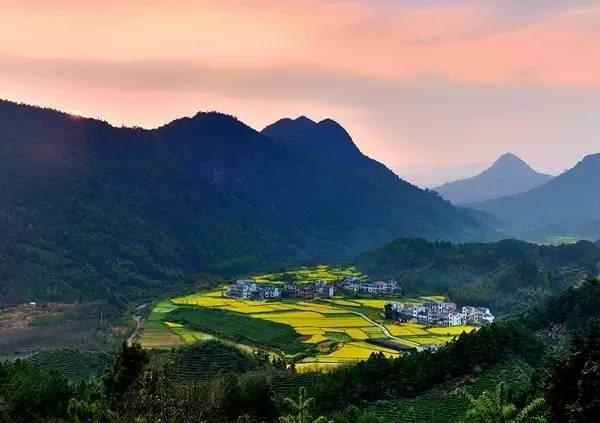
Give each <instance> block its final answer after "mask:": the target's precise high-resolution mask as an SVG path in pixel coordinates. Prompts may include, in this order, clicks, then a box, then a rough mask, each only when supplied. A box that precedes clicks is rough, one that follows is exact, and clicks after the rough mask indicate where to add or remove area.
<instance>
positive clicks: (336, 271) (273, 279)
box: [252, 264, 367, 284]
mask: <svg viewBox="0 0 600 423" xmlns="http://www.w3.org/2000/svg"><path fill="white" fill-rule="evenodd" d="M347 276H354V277H355V278H357V279H359V280H366V279H367V275H365V274H363V273H361V272H359V271H358V270H356V267H354V266H351V267H332V266H327V265H324V264H322V265H319V266H315V267H310V268H300V269H292V270H288V271H286V272H280V273H264V274H261V275H255V276H253V277H252V279H254V280H255V281H256V282H259V283H261V282H262V283H269V284H277V283H283V282H284V281H285V282H303V281H315V280H318V279H320V280H323V281H335V280H339V279H343V278H344V277H347Z"/></svg>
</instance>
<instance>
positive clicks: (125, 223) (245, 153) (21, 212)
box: [0, 101, 485, 300]
mask: <svg viewBox="0 0 600 423" xmlns="http://www.w3.org/2000/svg"><path fill="white" fill-rule="evenodd" d="M292 122H293V123H294V124H299V125H301V124H308V126H309V127H310V128H309V130H307V131H306V132H302V133H301V134H302V137H301V139H299V140H298V141H299V143H301V148H300V150H302V151H299V149H297V148H294V146H292V145H291V144H290V142H288V141H287V137H281V138H285V139H279V138H280V137H279V136H278V137H277V138H278V139H274V138H271V137H269V136H266V135H265V134H269V133H270V132H271V131H272V133H273V136H275V135H276V134H277V133H278V132H277V131H276V129H277V128H278V127H279V126H280V124H281V122H280V123H279V124H275V125H274V126H272V127H271V129H270V130H265V134H261V133H259V132H257V131H255V130H253V129H252V128H250V127H248V126H246V125H245V124H243V123H242V122H240V121H238V120H237V119H235V118H233V117H231V116H227V115H223V114H219V113H198V114H197V115H195V116H194V117H192V118H183V119H179V120H176V121H173V122H171V123H169V124H167V125H165V126H163V127H161V128H158V129H155V130H144V129H139V128H116V127H112V126H110V125H109V124H107V123H105V122H102V121H98V120H93V119H84V118H80V117H76V116H71V115H69V114H65V113H60V112H57V111H52V110H47V109H41V108H36V107H31V106H26V105H19V104H15V103H12V102H7V101H2V102H0V128H2V129H1V131H0V163H1V164H2V166H0V222H1V224H0V290H1V291H0V292H1V293H2V297H3V299H5V300H6V299H9V300H10V299H17V300H24V299H31V300H35V299H40V300H41V299H55V300H56V299H60V300H73V299H79V298H80V297H81V298H83V299H88V298H106V297H108V298H113V297H114V296H115V295H116V296H119V295H121V294H123V293H126V294H127V295H128V296H135V295H136V293H142V292H143V293H145V294H148V293H149V292H151V291H152V289H153V288H157V289H158V288H160V289H164V288H165V287H169V286H171V285H172V284H174V283H177V282H180V281H181V280H182V279H184V278H185V277H187V276H190V275H193V274H195V273H198V272H212V273H221V274H229V273H235V272H241V271H248V270H252V271H255V270H256V269H257V268H258V267H260V266H261V265H264V264H265V263H269V264H270V265H273V264H274V263H277V262H282V263H293V262H296V263H297V262H300V261H302V262H310V261H316V260H318V261H328V260H333V259H344V258H347V257H351V256H352V255H355V254H357V253H358V252H359V251H361V250H363V249H365V248H369V247H374V246H376V245H378V244H381V243H383V242H386V241H389V240H390V239H391V238H393V237H396V236H401V235H404V236H423V237H428V238H442V239H469V238H476V237H479V236H481V234H482V232H483V231H485V228H483V227H482V225H481V224H479V223H478V222H476V221H475V220H474V219H473V218H471V217H470V216H469V215H468V214H466V213H465V212H463V211H460V210H457V209H455V208H454V207H453V206H451V205H450V204H449V203H447V202H445V201H443V200H441V199H440V198H439V197H437V196H436V195H434V194H432V193H430V192H426V191H422V190H420V189H418V188H416V187H414V186H412V185H410V184H408V183H406V182H404V181H402V180H401V179H399V178H398V177H397V176H395V175H394V174H393V173H392V172H391V171H389V170H388V169H387V168H386V167H385V166H383V165H382V164H380V163H378V162H376V161H374V160H371V159H369V158H367V157H366V156H364V155H362V154H361V153H360V151H359V150H358V149H357V148H356V146H355V145H354V143H353V142H352V140H351V138H350V137H349V136H348V134H347V133H346V132H345V131H344V130H343V129H342V128H341V127H340V126H339V125H338V124H336V123H335V122H333V121H331V120H326V121H322V122H319V123H318V124H317V123H314V122H311V121H308V119H306V120H304V122H303V120H296V121H292ZM331 151H335V154H329V152H331ZM322 152H327V154H325V153H322Z"/></svg>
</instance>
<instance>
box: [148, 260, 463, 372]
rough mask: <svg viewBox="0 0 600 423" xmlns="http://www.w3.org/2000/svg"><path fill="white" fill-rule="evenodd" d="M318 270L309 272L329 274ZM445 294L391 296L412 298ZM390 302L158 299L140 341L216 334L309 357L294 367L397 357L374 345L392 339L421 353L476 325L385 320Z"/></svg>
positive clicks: (175, 342)
mask: <svg viewBox="0 0 600 423" xmlns="http://www.w3.org/2000/svg"><path fill="white" fill-rule="evenodd" d="M318 269H319V268H317V269H310V271H311V272H313V273H318V272H324V271H325V270H324V269H323V268H321V269H320V270H318ZM326 270H327V271H329V272H330V271H331V268H326ZM307 271H308V269H307ZM321 276H322V273H321ZM441 298H442V297H437V296H436V297H419V298H394V299H393V301H398V302H405V303H410V302H413V303H414V302H424V301H431V300H434V299H435V300H438V299H441ZM390 300H391V299H385V298H345V297H343V296H336V297H333V298H329V299H323V300H310V301H303V300H298V299H282V300H272V301H262V302H260V301H251V300H241V299H237V298H230V297H225V296H224V289H223V288H219V289H215V290H212V291H205V292H199V293H197V294H192V295H187V296H184V297H176V298H173V299H171V300H165V301H162V302H160V303H158V304H157V306H156V307H155V309H154V310H153V311H152V313H151V314H150V316H149V317H148V319H147V321H146V322H145V324H144V329H143V332H142V334H141V336H140V339H139V342H140V343H141V344H142V346H143V347H145V348H171V347H174V346H179V345H184V344H190V343H194V342H199V341H207V340H212V339H216V340H221V341H223V342H226V343H229V344H230V345H235V346H238V348H240V349H243V350H245V351H252V350H253V349H257V348H261V349H265V350H267V351H269V352H270V353H271V354H277V355H281V356H287V357H292V356H294V355H296V354H298V353H302V354H303V355H304V358H302V357H299V358H295V360H299V361H297V362H296V368H297V369H298V370H299V371H312V370H322V369H329V368H333V367H336V366H340V365H343V364H346V363H350V362H353V361H357V360H364V359H367V358H368V357H369V356H370V355H371V354H372V353H379V352H381V353H383V354H384V355H386V356H388V357H396V356H398V355H399V352H398V351H397V350H395V349H392V348H391V346H390V345H385V346H383V345H381V344H377V345H376V344H375V343H372V342H371V341H373V340H378V339H387V340H389V341H392V342H394V343H396V344H398V345H399V346H403V347H409V348H414V349H417V350H418V349H421V348H424V347H427V346H429V345H439V344H443V343H446V342H449V341H451V340H452V339H454V337H456V336H458V335H460V334H461V333H462V332H468V331H471V330H473V327H470V326H459V327H432V328H428V327H425V326H423V325H421V324H417V323H405V324H391V323H385V322H383V316H382V309H383V306H384V304H386V303H387V302H389V301H390ZM388 333H389V335H388Z"/></svg>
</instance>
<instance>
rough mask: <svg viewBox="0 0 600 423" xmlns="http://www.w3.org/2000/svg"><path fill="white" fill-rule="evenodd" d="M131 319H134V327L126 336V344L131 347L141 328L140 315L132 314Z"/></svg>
mask: <svg viewBox="0 0 600 423" xmlns="http://www.w3.org/2000/svg"><path fill="white" fill-rule="evenodd" d="M133 320H135V329H134V330H133V332H132V333H131V335H129V338H127V346H128V347H131V346H132V345H133V341H135V338H136V337H137V336H138V334H139V332H140V330H141V329H142V316H133Z"/></svg>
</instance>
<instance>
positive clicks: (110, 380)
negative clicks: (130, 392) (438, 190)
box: [103, 342, 148, 401]
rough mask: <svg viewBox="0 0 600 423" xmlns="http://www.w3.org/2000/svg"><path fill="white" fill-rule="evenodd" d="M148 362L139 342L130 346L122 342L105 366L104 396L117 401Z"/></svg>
mask: <svg viewBox="0 0 600 423" xmlns="http://www.w3.org/2000/svg"><path fill="white" fill-rule="evenodd" d="M147 363H148V355H147V354H146V352H145V351H144V350H143V349H142V347H141V346H140V345H139V344H133V345H132V346H131V347H129V346H127V343H125V342H123V345H122V346H121V349H120V350H119V352H118V353H117V355H116V357H115V360H114V361H113V363H112V364H111V365H110V366H109V367H108V368H107V370H106V373H105V374H104V377H103V382H104V387H105V390H106V396H107V397H108V398H109V400H111V401H117V400H118V399H119V398H121V397H122V396H123V394H124V393H125V392H126V391H127V389H128V388H129V387H130V386H131V385H132V384H133V383H134V382H135V381H136V379H137V378H138V377H139V375H140V374H141V372H142V370H143V369H144V366H145V365H146V364H147Z"/></svg>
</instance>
